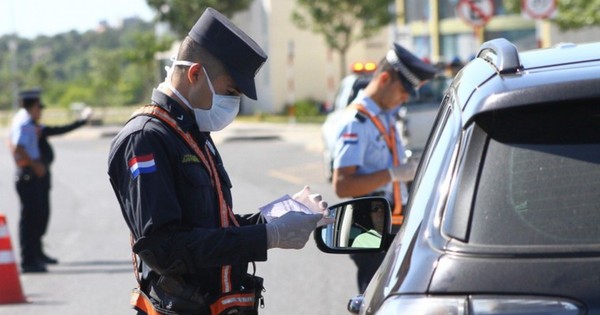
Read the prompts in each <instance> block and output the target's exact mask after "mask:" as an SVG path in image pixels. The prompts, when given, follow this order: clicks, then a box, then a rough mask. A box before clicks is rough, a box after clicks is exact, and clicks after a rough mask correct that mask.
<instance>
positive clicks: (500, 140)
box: [315, 39, 600, 315]
mask: <svg viewBox="0 0 600 315" xmlns="http://www.w3.org/2000/svg"><path fill="white" fill-rule="evenodd" d="M599 187H600V43H590V44H581V45H572V44H562V45H560V46H556V47H553V48H550V49H539V50H532V51H528V52H521V53H520V52H518V50H517V49H516V47H515V46H514V45H513V44H511V43H510V42H508V41H507V40H504V39H495V40H492V41H489V42H486V43H484V44H483V45H482V47H481V49H480V50H479V52H478V54H477V58H475V59H474V60H473V61H471V62H470V63H469V64H468V65H466V66H465V67H464V68H463V69H462V70H461V72H460V73H459V74H458V76H457V77H456V78H455V80H454V81H453V82H452V84H451V86H450V87H449V89H448V90H447V92H446V94H445V96H444V99H443V102H442V105H441V108H440V111H439V113H438V116H437V118H436V122H435V125H434V128H433V129H432V132H431V134H430V137H429V140H428V143H427V146H426V148H425V151H424V153H423V156H422V158H421V162H420V165H419V169H418V171H417V176H416V178H415V181H414V182H413V186H412V189H411V194H410V198H409V203H408V206H407V208H406V213H405V215H406V217H405V221H404V224H403V225H402V227H401V228H400V230H399V231H398V234H396V235H395V236H393V235H390V234H389V231H390V226H389V208H388V211H387V212H386V217H385V222H384V223H385V228H384V229H383V230H381V231H379V232H378V233H379V234H381V242H380V243H379V244H376V245H374V246H373V247H375V248H371V249H363V248H352V246H351V244H352V241H353V237H354V236H353V235H351V234H348V235H344V233H346V232H347V233H350V232H349V231H351V229H350V228H349V227H352V226H353V223H354V222H353V221H354V217H357V218H358V217H360V216H359V215H352V216H350V215H347V211H344V210H345V209H347V208H349V207H350V208H352V205H353V204H354V203H356V204H364V203H365V202H368V200H353V201H349V202H347V203H346V204H344V205H342V206H333V207H332V210H333V211H332V213H335V216H336V223H335V224H332V225H328V226H325V227H322V228H319V229H318V230H317V231H316V232H315V240H316V242H317V245H318V246H319V248H320V249H321V250H323V251H325V252H334V253H350V252H352V253H357V252H363V251H377V250H382V251H387V254H386V257H385V259H384V261H383V263H382V264H381V266H380V268H379V270H378V271H377V273H376V274H375V276H374V277H373V279H372V281H371V283H370V284H369V286H368V288H367V290H366V291H365V294H364V295H361V296H358V297H356V298H353V299H352V300H351V301H350V303H349V305H348V307H349V310H350V311H351V312H354V313H360V314H461V315H465V314H600V276H599V275H600V189H599ZM364 208H368V207H359V209H358V210H356V211H368V209H367V210H364ZM344 227H345V228H344ZM328 235H329V236H330V235H336V237H335V238H332V237H329V236H328ZM392 238H393V240H392ZM338 240H346V242H345V243H343V242H339V241H338Z"/></svg>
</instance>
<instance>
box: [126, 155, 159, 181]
mask: <svg viewBox="0 0 600 315" xmlns="http://www.w3.org/2000/svg"><path fill="white" fill-rule="evenodd" d="M127 164H128V165H129V171H130V172H131V178H133V179H135V178H136V177H138V176H139V175H140V174H148V173H152V172H155V171H156V163H154V154H153V153H150V154H146V155H140V156H134V157H133V158H131V159H130V160H129V163H127Z"/></svg>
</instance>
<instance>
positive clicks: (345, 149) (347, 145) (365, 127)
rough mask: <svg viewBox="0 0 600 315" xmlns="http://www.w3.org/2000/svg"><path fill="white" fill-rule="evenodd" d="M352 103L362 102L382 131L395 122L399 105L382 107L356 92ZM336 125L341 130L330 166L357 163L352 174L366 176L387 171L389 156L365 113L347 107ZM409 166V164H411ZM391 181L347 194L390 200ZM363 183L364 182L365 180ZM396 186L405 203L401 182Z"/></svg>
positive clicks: (399, 146) (405, 192)
mask: <svg viewBox="0 0 600 315" xmlns="http://www.w3.org/2000/svg"><path fill="white" fill-rule="evenodd" d="M353 103H356V104H363V105H364V107H365V109H366V110H367V111H369V112H370V113H371V114H372V115H374V116H375V117H377V118H378V119H379V120H380V121H381V122H382V124H383V125H384V127H385V129H386V130H389V129H390V126H393V125H394V124H395V122H396V117H398V116H397V115H398V109H399V107H397V108H393V109H391V110H384V109H382V108H381V107H379V106H378V105H377V104H376V103H375V102H374V101H373V100H372V99H371V98H370V97H368V96H367V95H366V94H364V93H360V94H359V95H358V96H357V98H356V99H355V100H354V102H353ZM340 126H341V129H340V130H339V134H338V138H337V141H336V146H335V153H334V154H335V155H334V156H335V160H334V164H333V167H334V169H339V168H343V167H352V166H358V167H357V168H356V172H355V175H370V174H373V173H376V172H379V171H381V170H386V171H387V169H388V168H389V167H392V166H393V160H392V159H393V157H392V154H390V150H389V148H388V145H387V143H386V140H385V137H384V136H382V135H381V133H380V131H379V130H378V129H377V127H376V125H375V124H374V123H372V122H371V121H370V119H369V117H368V116H366V115H364V114H362V113H360V112H359V111H358V110H357V109H355V108H350V109H348V110H346V111H345V113H344V114H343V117H341V119H340ZM394 141H395V143H396V147H397V149H398V154H399V159H400V161H402V162H403V163H406V162H407V159H406V151H405V148H404V145H403V143H402V141H401V139H400V137H394ZM411 166H413V165H412V164H411ZM384 175H385V174H384ZM363 179H368V177H366V176H365V177H363ZM334 183H335V180H334ZM392 183H393V182H392V181H390V180H387V181H385V182H383V183H382V184H381V185H379V186H377V184H372V185H375V186H376V187H374V188H370V189H364V190H363V191H361V192H360V193H359V194H355V195H352V196H349V197H362V196H364V195H376V196H383V197H386V199H387V200H388V201H390V202H391V203H393V201H394V199H393V187H392V186H393V184H392ZM338 184H339V182H338ZM364 184H367V182H365V183H364ZM372 185H370V186H372ZM400 186H401V193H402V203H403V204H405V203H406V199H407V198H408V190H407V188H406V185H405V184H404V182H402V183H401V185H400ZM336 191H337V190H336Z"/></svg>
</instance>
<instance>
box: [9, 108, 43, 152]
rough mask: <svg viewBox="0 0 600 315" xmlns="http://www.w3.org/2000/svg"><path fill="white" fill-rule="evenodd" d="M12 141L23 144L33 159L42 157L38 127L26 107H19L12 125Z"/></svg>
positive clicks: (15, 143) (13, 143) (15, 144)
mask: <svg viewBox="0 0 600 315" xmlns="http://www.w3.org/2000/svg"><path fill="white" fill-rule="evenodd" d="M10 142H11V144H12V145H14V146H18V145H20V146H22V147H23V148H24V149H25V152H27V154H28V155H29V157H30V158H31V159H32V160H38V159H39V158H40V147H39V145H38V135H37V127H36V125H35V123H34V122H33V119H31V116H30V115H29V113H28V112H27V110H25V109H24V108H21V109H19V111H18V112H17V114H16V115H15V117H14V118H13V121H12V126H11V127H10Z"/></svg>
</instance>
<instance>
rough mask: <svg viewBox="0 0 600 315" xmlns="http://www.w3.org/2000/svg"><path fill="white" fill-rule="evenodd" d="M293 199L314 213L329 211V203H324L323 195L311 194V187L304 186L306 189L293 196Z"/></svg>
mask: <svg viewBox="0 0 600 315" xmlns="http://www.w3.org/2000/svg"><path fill="white" fill-rule="evenodd" d="M292 198H294V200H296V201H298V202H300V203H302V204H303V205H305V206H306V207H308V209H310V211H312V212H314V213H323V211H324V210H326V209H327V202H325V201H323V197H322V196H321V194H311V191H310V187H309V186H304V188H303V189H302V190H301V191H300V192H298V193H297V194H295V195H294V196H292Z"/></svg>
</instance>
